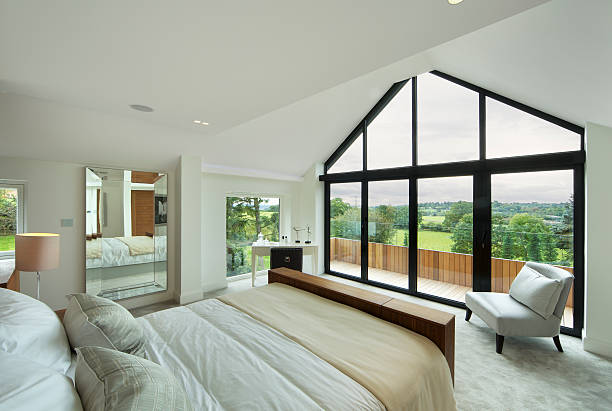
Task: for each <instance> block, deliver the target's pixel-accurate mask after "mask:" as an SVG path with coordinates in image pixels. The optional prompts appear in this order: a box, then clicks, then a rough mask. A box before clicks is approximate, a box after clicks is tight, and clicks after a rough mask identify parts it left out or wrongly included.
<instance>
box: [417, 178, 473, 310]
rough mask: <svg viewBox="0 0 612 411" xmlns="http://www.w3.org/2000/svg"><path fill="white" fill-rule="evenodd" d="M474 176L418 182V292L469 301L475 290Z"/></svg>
mask: <svg viewBox="0 0 612 411" xmlns="http://www.w3.org/2000/svg"><path fill="white" fill-rule="evenodd" d="M472 185H473V182H472V177H471V176H470V177H442V178H426V179H421V180H419V181H418V195H419V209H418V210H419V211H418V213H419V217H418V219H419V231H418V234H417V235H418V237H417V238H418V242H417V243H418V247H419V249H418V271H417V274H418V278H417V291H419V292H421V293H425V294H430V295H435V296H437V297H441V298H445V299H448V300H454V301H461V302H465V293H467V292H468V291H472V267H473V263H472V259H473V254H472V237H473V219H474V217H473V206H472V197H473V196H472Z"/></svg>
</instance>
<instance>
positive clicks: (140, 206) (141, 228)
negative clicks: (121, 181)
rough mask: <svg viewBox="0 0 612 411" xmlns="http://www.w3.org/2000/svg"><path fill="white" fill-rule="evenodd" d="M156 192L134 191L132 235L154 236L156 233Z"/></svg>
mask: <svg viewBox="0 0 612 411" xmlns="http://www.w3.org/2000/svg"><path fill="white" fill-rule="evenodd" d="M154 196H155V192H154V191H152V190H132V235H133V236H142V235H149V236H152V235H153V234H154V232H155V202H154Z"/></svg>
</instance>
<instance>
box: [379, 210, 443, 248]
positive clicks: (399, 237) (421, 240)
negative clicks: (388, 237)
mask: <svg viewBox="0 0 612 411" xmlns="http://www.w3.org/2000/svg"><path fill="white" fill-rule="evenodd" d="M434 217H435V216H434ZM442 218H444V217H442ZM406 232H408V230H404V229H400V230H396V231H395V235H394V236H393V239H392V241H391V242H392V244H393V245H404V233H406ZM417 239H418V246H419V248H423V249H426V250H436V251H451V246H452V245H453V241H452V240H451V233H445V232H441V231H423V230H421V231H419V234H418V236H417Z"/></svg>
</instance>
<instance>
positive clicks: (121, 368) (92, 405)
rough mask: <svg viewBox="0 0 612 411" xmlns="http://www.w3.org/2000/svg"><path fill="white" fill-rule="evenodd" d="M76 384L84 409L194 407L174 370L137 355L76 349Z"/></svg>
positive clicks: (162, 410) (160, 410)
mask: <svg viewBox="0 0 612 411" xmlns="http://www.w3.org/2000/svg"><path fill="white" fill-rule="evenodd" d="M77 355H78V359H77V368H76V387H77V390H78V392H79V395H80V396H81V401H82V403H83V408H84V410H85V411H103V410H114V411H130V410H150V411H166V410H175V411H180V410H192V407H191V404H190V402H189V399H188V398H187V394H186V393H185V390H184V388H183V387H182V385H181V384H180V383H179V382H178V381H177V379H176V378H175V377H174V375H172V373H171V372H170V371H168V370H166V369H164V368H162V367H161V366H159V365H157V364H155V363H153V362H151V361H147V360H145V359H143V358H140V357H137V356H135V355H130V354H125V353H122V352H119V351H115V350H109V349H106V348H101V347H81V348H77Z"/></svg>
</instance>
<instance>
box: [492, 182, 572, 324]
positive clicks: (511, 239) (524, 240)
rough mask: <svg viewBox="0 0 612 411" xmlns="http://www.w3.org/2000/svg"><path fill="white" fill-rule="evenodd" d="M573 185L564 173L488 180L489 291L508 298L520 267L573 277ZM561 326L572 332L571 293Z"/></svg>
mask: <svg viewBox="0 0 612 411" xmlns="http://www.w3.org/2000/svg"><path fill="white" fill-rule="evenodd" d="M573 184H574V177H573V172H572V171H569V170H563V171H542V172H532V173H516V174H496V175H493V176H491V201H492V231H491V256H492V258H491V291H494V292H499V293H507V292H508V291H509V290H510V285H511V284H512V281H513V280H514V278H515V277H516V275H517V274H518V272H519V271H520V270H521V268H523V265H525V263H524V262H525V261H535V262H541V263H547V264H552V265H556V266H559V267H561V268H563V269H565V270H567V271H569V272H572V273H573V271H574V268H573V267H574V236H573V235H574V197H573ZM562 325H565V326H566V327H570V328H572V327H573V326H574V321H573V290H572V292H571V293H570V296H569V298H568V301H567V304H566V308H565V313H564V316H563V322H562Z"/></svg>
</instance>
